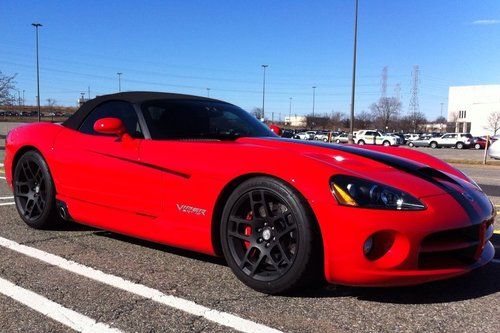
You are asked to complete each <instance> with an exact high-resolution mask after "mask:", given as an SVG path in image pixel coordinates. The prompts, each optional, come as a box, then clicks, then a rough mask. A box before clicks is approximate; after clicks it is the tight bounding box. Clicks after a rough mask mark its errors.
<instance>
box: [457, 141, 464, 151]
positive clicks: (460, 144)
mask: <svg viewBox="0 0 500 333" xmlns="http://www.w3.org/2000/svg"><path fill="white" fill-rule="evenodd" d="M456 147H457V149H464V144H463V142H457V144H456Z"/></svg>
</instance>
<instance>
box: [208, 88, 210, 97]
mask: <svg viewBox="0 0 500 333" xmlns="http://www.w3.org/2000/svg"><path fill="white" fill-rule="evenodd" d="M207 97H210V88H207Z"/></svg>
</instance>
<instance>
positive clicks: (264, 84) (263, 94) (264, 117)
mask: <svg viewBox="0 0 500 333" xmlns="http://www.w3.org/2000/svg"><path fill="white" fill-rule="evenodd" d="M268 66H269V65H262V69H263V72H264V73H263V75H264V78H263V80H262V119H264V121H266V112H265V109H264V107H265V102H266V68H267V67H268Z"/></svg>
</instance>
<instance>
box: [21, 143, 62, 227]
mask: <svg viewBox="0 0 500 333" xmlns="http://www.w3.org/2000/svg"><path fill="white" fill-rule="evenodd" d="M13 185H14V201H15V203H16V208H17V211H18V212H19V215H20V216H21V218H22V219H23V221H24V222H25V223H26V224H27V225H28V226H30V227H32V228H35V229H49V228H53V227H55V226H57V225H58V224H59V223H60V222H61V218H59V216H58V214H57V209H56V200H55V194H56V191H55V187H54V182H53V181H52V176H51V175H50V171H49V168H48V166H47V163H46V162H45V160H44V159H43V157H42V156H41V155H40V153H38V152H36V151H34V150H30V151H27V152H26V153H24V154H23V155H22V156H21V157H20V158H19V160H18V161H17V163H16V165H15V167H14V177H13Z"/></svg>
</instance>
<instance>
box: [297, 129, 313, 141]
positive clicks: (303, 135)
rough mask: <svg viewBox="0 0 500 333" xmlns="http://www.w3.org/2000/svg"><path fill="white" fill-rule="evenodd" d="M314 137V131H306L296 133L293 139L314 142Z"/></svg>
mask: <svg viewBox="0 0 500 333" xmlns="http://www.w3.org/2000/svg"><path fill="white" fill-rule="evenodd" d="M314 135H316V131H307V132H300V133H297V134H295V136H294V137H293V138H294V139H300V140H314Z"/></svg>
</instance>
